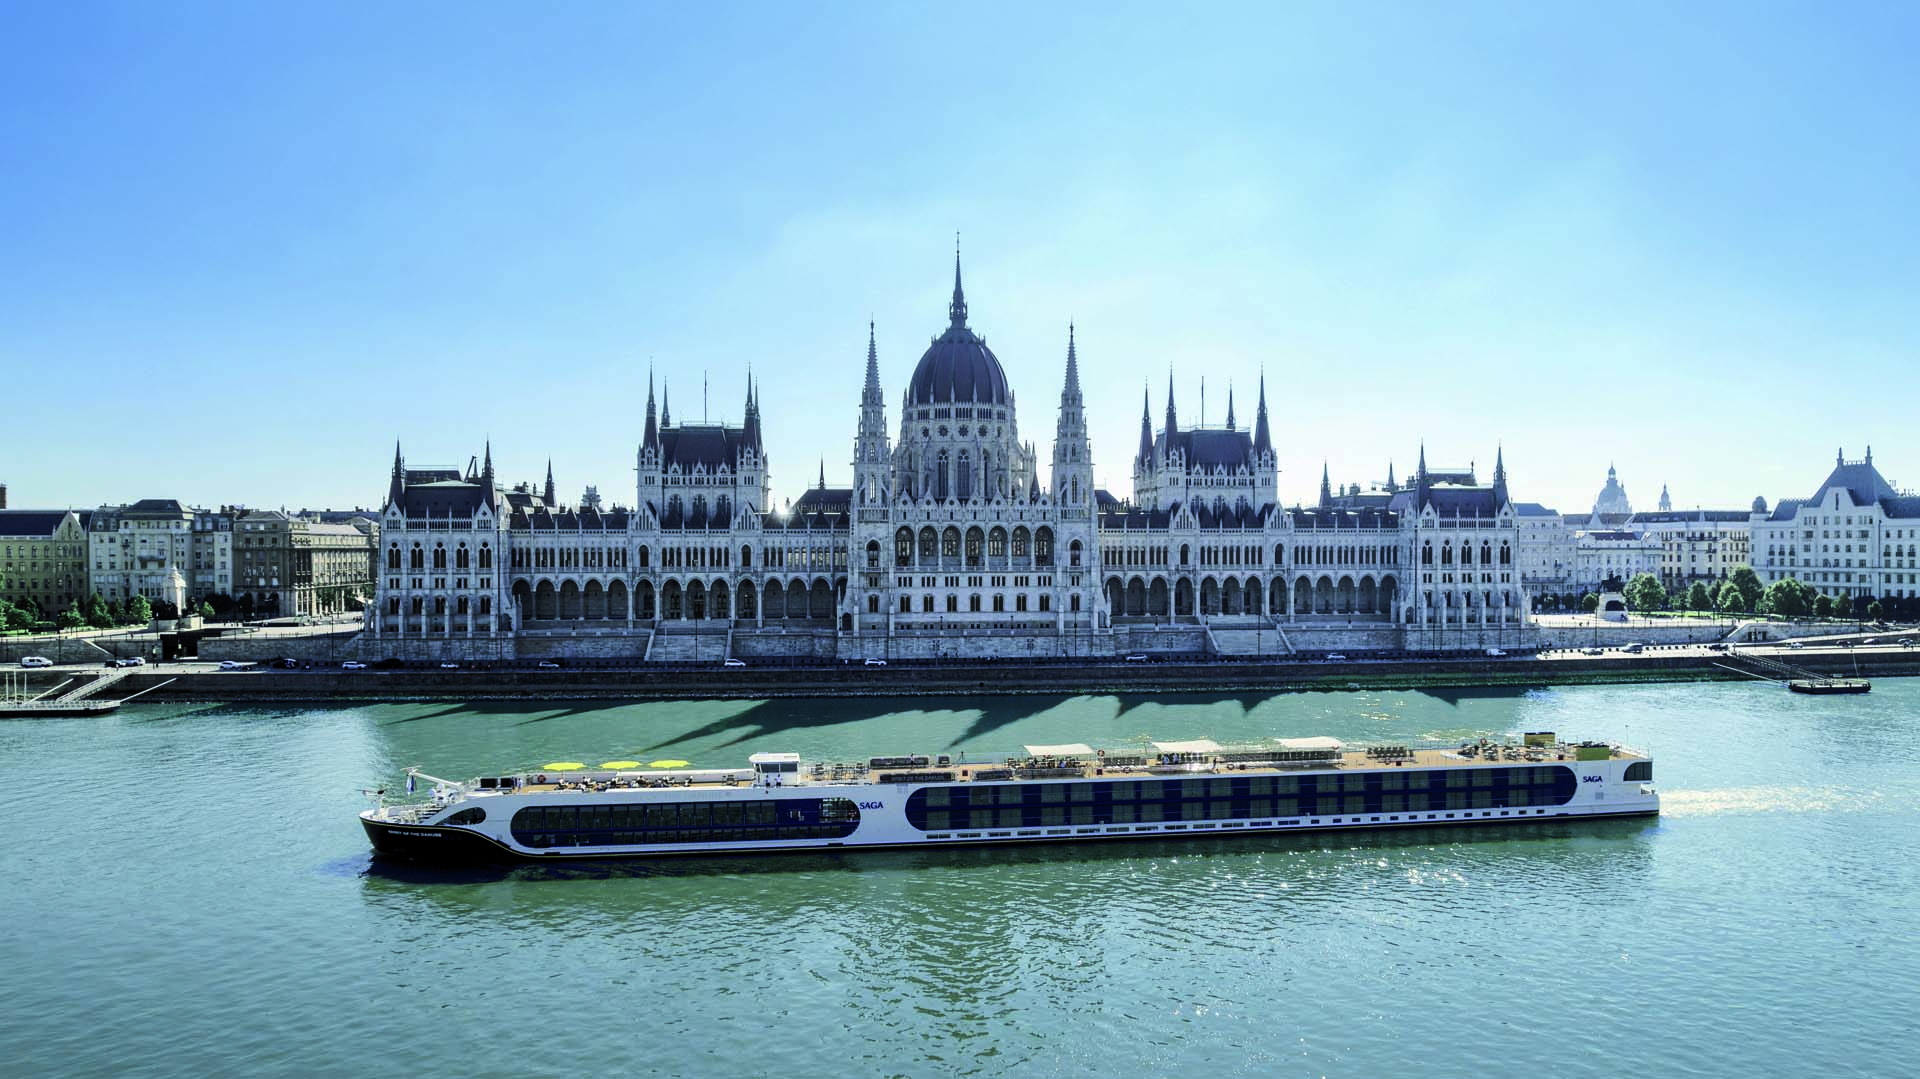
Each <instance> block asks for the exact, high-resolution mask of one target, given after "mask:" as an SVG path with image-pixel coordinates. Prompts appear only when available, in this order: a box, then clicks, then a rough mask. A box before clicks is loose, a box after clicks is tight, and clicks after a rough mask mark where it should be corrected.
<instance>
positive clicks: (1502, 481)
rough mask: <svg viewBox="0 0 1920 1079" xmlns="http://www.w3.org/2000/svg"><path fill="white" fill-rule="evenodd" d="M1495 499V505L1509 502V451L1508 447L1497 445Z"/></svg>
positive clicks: (1494, 463) (1494, 475)
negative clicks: (1507, 450)
mask: <svg viewBox="0 0 1920 1079" xmlns="http://www.w3.org/2000/svg"><path fill="white" fill-rule="evenodd" d="M1493 501H1494V504H1495V505H1502V506H1504V505H1506V503H1507V453H1506V447H1504V446H1496V447H1495V448H1494V451H1493Z"/></svg>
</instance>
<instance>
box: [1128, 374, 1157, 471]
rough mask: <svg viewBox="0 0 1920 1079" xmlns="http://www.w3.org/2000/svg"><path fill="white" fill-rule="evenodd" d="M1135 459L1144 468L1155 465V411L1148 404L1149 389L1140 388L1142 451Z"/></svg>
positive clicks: (1136, 454)
mask: <svg viewBox="0 0 1920 1079" xmlns="http://www.w3.org/2000/svg"><path fill="white" fill-rule="evenodd" d="M1133 459H1134V460H1135V461H1136V462H1138V463H1139V464H1140V465H1141V466H1142V467H1145V466H1150V465H1151V464H1152V463H1153V411H1152V406H1150V405H1149V404H1147V388H1146V386H1144V385H1143V386H1141V387H1140V450H1139V452H1138V453H1135V454H1134V456H1133Z"/></svg>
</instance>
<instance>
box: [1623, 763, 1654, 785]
mask: <svg viewBox="0 0 1920 1079" xmlns="http://www.w3.org/2000/svg"><path fill="white" fill-rule="evenodd" d="M1620 778H1621V779H1624V780H1626V781H1627V782H1628V783H1651V782H1653V762H1652V761H1634V762H1633V763H1632V764H1629V765H1627V772H1626V774H1625V775H1623V776H1621V777H1620Z"/></svg>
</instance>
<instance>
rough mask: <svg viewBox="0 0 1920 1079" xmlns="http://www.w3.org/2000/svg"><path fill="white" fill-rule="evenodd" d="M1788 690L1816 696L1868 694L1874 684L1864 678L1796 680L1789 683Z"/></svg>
mask: <svg viewBox="0 0 1920 1079" xmlns="http://www.w3.org/2000/svg"><path fill="white" fill-rule="evenodd" d="M1787 689H1789V690H1791V691H1792V692H1794V693H1812V694H1815V695H1826V694H1833V693H1867V692H1869V691H1871V690H1872V689H1873V683H1872V682H1869V681H1867V680H1866V679H1864V678H1795V679H1793V680H1792V681H1790V682H1788V683H1787Z"/></svg>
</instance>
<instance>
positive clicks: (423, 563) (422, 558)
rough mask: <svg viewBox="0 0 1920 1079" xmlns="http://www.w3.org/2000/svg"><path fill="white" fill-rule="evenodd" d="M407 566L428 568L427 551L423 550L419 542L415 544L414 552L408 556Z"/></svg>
mask: <svg viewBox="0 0 1920 1079" xmlns="http://www.w3.org/2000/svg"><path fill="white" fill-rule="evenodd" d="M407 566H408V568H410V569H426V568H427V553H426V552H425V551H423V550H421V549H420V545H419V544H417V543H416V544H414V545H413V554H411V555H409V556H408V557H407Z"/></svg>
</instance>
